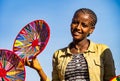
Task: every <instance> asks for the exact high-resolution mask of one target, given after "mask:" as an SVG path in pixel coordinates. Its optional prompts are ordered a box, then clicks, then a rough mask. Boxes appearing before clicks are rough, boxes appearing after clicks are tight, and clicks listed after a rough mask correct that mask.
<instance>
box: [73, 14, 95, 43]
mask: <svg viewBox="0 0 120 81" xmlns="http://www.w3.org/2000/svg"><path fill="white" fill-rule="evenodd" d="M91 23H92V19H91V17H90V16H89V14H83V13H79V14H77V15H75V16H74V17H73V19H72V23H71V34H72V37H73V39H74V40H80V41H81V40H83V39H86V38H87V36H88V35H89V34H91V33H92V32H93V30H94V27H93V26H92V25H91Z"/></svg>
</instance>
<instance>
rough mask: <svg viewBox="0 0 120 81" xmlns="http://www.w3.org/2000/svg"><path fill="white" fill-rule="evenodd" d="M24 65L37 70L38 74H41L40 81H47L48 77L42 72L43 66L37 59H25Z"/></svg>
mask: <svg viewBox="0 0 120 81" xmlns="http://www.w3.org/2000/svg"><path fill="white" fill-rule="evenodd" d="M24 64H25V65H26V66H29V67H31V68H33V69H35V70H36V71H37V72H38V74H39V76H40V78H41V80H40V81H47V76H46V74H45V73H44V71H43V70H42V67H41V65H40V63H39V61H38V59H37V58H33V59H32V60H29V59H28V58H25V59H24ZM48 81H49V80H48Z"/></svg>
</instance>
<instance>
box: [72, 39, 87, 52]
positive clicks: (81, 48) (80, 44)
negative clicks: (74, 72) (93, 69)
mask: <svg viewBox="0 0 120 81" xmlns="http://www.w3.org/2000/svg"><path fill="white" fill-rule="evenodd" d="M72 47H73V48H72V49H71V51H72V52H73V53H83V52H85V51H86V50H87V49H88V47H89V40H88V39H84V40H82V41H73V46H72Z"/></svg>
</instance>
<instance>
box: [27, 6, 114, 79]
mask: <svg viewBox="0 0 120 81" xmlns="http://www.w3.org/2000/svg"><path fill="white" fill-rule="evenodd" d="M96 22H97V17H96V15H95V13H94V12H93V11H92V10H90V9H88V8H81V9H79V10H77V11H76V12H75V14H74V16H73V19H72V23H71V34H72V37H73V41H72V42H71V43H70V44H69V46H68V47H65V48H63V49H59V50H57V51H56V52H55V53H54V55H53V71H52V81H82V80H84V81H109V80H110V79H112V78H113V77H114V76H115V65H114V60H113V57H112V53H111V50H110V48H109V47H108V46H107V45H105V44H97V43H94V42H92V41H91V40H89V39H88V38H87V37H88V35H90V34H92V32H93V31H94V28H95V24H96ZM35 59H36V58H35ZM26 63H27V65H28V66H30V67H32V68H34V69H36V67H39V68H41V66H40V64H39V65H38V66H35V65H34V63H35V61H34V60H32V63H30V62H29V61H27V60H26ZM37 63H39V62H38V61H36V64H37ZM31 64H32V66H31ZM37 71H38V73H39V75H40V77H41V78H42V80H43V81H48V79H47V76H46V75H45V73H44V72H43V70H42V69H37ZM41 72H42V73H41ZM43 76H45V77H43Z"/></svg>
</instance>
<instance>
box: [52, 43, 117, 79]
mask: <svg viewBox="0 0 120 81" xmlns="http://www.w3.org/2000/svg"><path fill="white" fill-rule="evenodd" d="M83 55H84V57H85V59H86V61H87V64H88V70H89V78H90V81H109V80H110V79H111V78H113V77H114V76H115V66H114V60H113V57H112V53H111V51H110V49H109V48H108V46H106V45H104V44H95V43H93V42H92V41H90V46H89V48H88V50H86V51H85V52H84V53H83ZM71 59H72V53H71V52H70V49H69V46H68V47H65V48H63V49H60V50H57V51H56V52H55V53H54V55H53V71H52V81H65V70H66V67H67V64H68V62H70V60H71Z"/></svg>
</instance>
